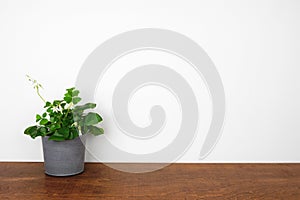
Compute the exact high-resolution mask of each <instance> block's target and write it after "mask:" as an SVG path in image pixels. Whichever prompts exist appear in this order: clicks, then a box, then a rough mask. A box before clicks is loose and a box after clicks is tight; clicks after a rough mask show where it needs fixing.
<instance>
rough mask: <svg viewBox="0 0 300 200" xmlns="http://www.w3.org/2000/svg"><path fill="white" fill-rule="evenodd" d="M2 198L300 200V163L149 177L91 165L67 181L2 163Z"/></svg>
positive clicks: (177, 167) (180, 168)
mask: <svg viewBox="0 0 300 200" xmlns="http://www.w3.org/2000/svg"><path fill="white" fill-rule="evenodd" d="M143 165H145V166H147V165H146V164H143ZM0 199H1V200H3V199H18V200H19V199H31V200H33V199H111V200H112V199H118V200H119V199H141V200H144V199H146V200H147V199H170V200H173V199H272V200H273V199H295V200H299V199H300V164H173V165H170V166H168V167H166V168H163V169H161V170H158V171H155V172H150V173H144V174H130V173H124V172H119V171H116V170H113V169H111V168H109V167H107V166H105V165H103V164H86V166H85V172H84V173H83V174H80V175H77V176H72V177H65V178H61V177H51V176H47V175H45V174H44V173H43V163H0Z"/></svg>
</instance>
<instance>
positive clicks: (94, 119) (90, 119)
mask: <svg viewBox="0 0 300 200" xmlns="http://www.w3.org/2000/svg"><path fill="white" fill-rule="evenodd" d="M101 121H102V117H101V116H100V115H99V114H97V113H94V112H90V113H88V114H87V116H86V117H85V118H84V125H86V126H90V125H95V124H97V123H99V122H101Z"/></svg>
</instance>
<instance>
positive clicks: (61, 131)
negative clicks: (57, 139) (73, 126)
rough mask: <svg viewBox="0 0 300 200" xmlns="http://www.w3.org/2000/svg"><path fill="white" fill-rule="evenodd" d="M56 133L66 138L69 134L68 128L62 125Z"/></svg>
mask: <svg viewBox="0 0 300 200" xmlns="http://www.w3.org/2000/svg"><path fill="white" fill-rule="evenodd" d="M58 133H59V134H60V135H62V136H64V138H68V136H69V128H67V127H62V128H60V129H58Z"/></svg>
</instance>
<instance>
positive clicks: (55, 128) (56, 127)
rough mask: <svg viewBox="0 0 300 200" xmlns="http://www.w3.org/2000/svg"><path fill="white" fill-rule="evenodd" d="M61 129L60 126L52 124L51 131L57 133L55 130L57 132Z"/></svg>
mask: <svg viewBox="0 0 300 200" xmlns="http://www.w3.org/2000/svg"><path fill="white" fill-rule="evenodd" d="M59 128H60V125H59V124H52V125H51V126H50V130H51V131H55V130H57V129H59Z"/></svg>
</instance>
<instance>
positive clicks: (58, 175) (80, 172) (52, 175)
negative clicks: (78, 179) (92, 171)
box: [45, 169, 84, 176]
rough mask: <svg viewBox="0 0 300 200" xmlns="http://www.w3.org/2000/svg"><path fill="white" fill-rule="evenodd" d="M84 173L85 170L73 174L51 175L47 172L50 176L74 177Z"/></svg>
mask: <svg viewBox="0 0 300 200" xmlns="http://www.w3.org/2000/svg"><path fill="white" fill-rule="evenodd" d="M83 172H84V169H83V170H82V171H79V172H75V173H71V174H51V173H49V172H47V171H45V174H46V175H48V176H74V175H78V174H81V173H83Z"/></svg>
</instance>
